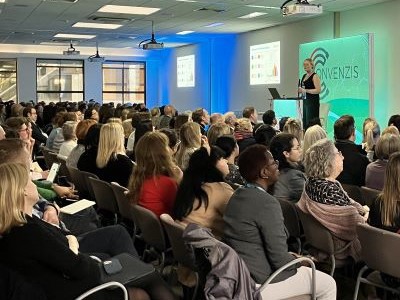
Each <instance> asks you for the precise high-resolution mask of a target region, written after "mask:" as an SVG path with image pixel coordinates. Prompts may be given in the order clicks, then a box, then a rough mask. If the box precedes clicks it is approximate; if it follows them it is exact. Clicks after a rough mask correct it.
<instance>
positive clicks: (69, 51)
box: [63, 42, 81, 55]
mask: <svg viewBox="0 0 400 300" xmlns="http://www.w3.org/2000/svg"><path fill="white" fill-rule="evenodd" d="M80 53H81V52H80V51H78V50H76V49H75V48H74V46H72V42H71V43H70V44H69V48H68V49H67V50H66V51H64V52H63V54H64V55H79V54H80Z"/></svg>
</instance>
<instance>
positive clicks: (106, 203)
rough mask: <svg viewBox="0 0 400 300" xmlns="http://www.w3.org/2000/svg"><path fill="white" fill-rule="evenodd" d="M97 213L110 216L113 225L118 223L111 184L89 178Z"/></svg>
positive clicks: (115, 201) (115, 202) (116, 207)
mask: <svg viewBox="0 0 400 300" xmlns="http://www.w3.org/2000/svg"><path fill="white" fill-rule="evenodd" d="M89 182H90V184H91V186H92V189H93V193H94V196H95V200H96V204H97V209H98V210H99V212H107V213H109V214H111V215H112V216H113V217H112V221H113V223H114V224H117V222H118V206H117V200H116V199H115V195H114V191H113V189H112V187H111V184H109V183H108V182H105V181H103V180H100V179H97V178H93V177H89Z"/></svg>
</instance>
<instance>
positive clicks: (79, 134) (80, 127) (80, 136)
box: [66, 119, 96, 168]
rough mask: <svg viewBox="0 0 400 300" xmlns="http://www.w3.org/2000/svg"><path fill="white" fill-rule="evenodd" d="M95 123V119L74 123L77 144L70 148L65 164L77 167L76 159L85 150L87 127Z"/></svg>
mask: <svg viewBox="0 0 400 300" xmlns="http://www.w3.org/2000/svg"><path fill="white" fill-rule="evenodd" d="M94 124H96V121H95V120H92V119H86V120H82V121H80V122H79V123H78V124H77V125H76V129H75V135H76V138H77V145H76V147H75V148H74V149H72V151H71V153H70V154H69V156H68V158H67V162H66V164H67V166H70V167H74V168H77V166H78V160H79V158H80V157H81V155H82V153H83V152H85V138H86V135H87V133H88V131H89V128H90V127H92V126H93V125H94Z"/></svg>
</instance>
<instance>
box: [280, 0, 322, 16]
mask: <svg viewBox="0 0 400 300" xmlns="http://www.w3.org/2000/svg"><path fill="white" fill-rule="evenodd" d="M291 1H292V0H289V1H286V2H285V3H283V4H282V6H281V11H282V15H283V16H293V15H297V16H310V15H319V14H322V12H323V9H322V6H321V5H320V4H310V3H308V2H307V1H306V0H303V1H297V3H295V4H291V5H286V4H287V3H289V2H291Z"/></svg>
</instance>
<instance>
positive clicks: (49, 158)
mask: <svg viewBox="0 0 400 300" xmlns="http://www.w3.org/2000/svg"><path fill="white" fill-rule="evenodd" d="M42 153H43V157H44V162H45V163H46V166H47V168H48V169H50V168H51V166H52V164H53V162H54V154H55V157H56V158H55V160H57V153H54V152H53V151H51V150H50V149H49V148H46V147H44V148H43V149H42ZM52 154H53V155H52Z"/></svg>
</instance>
